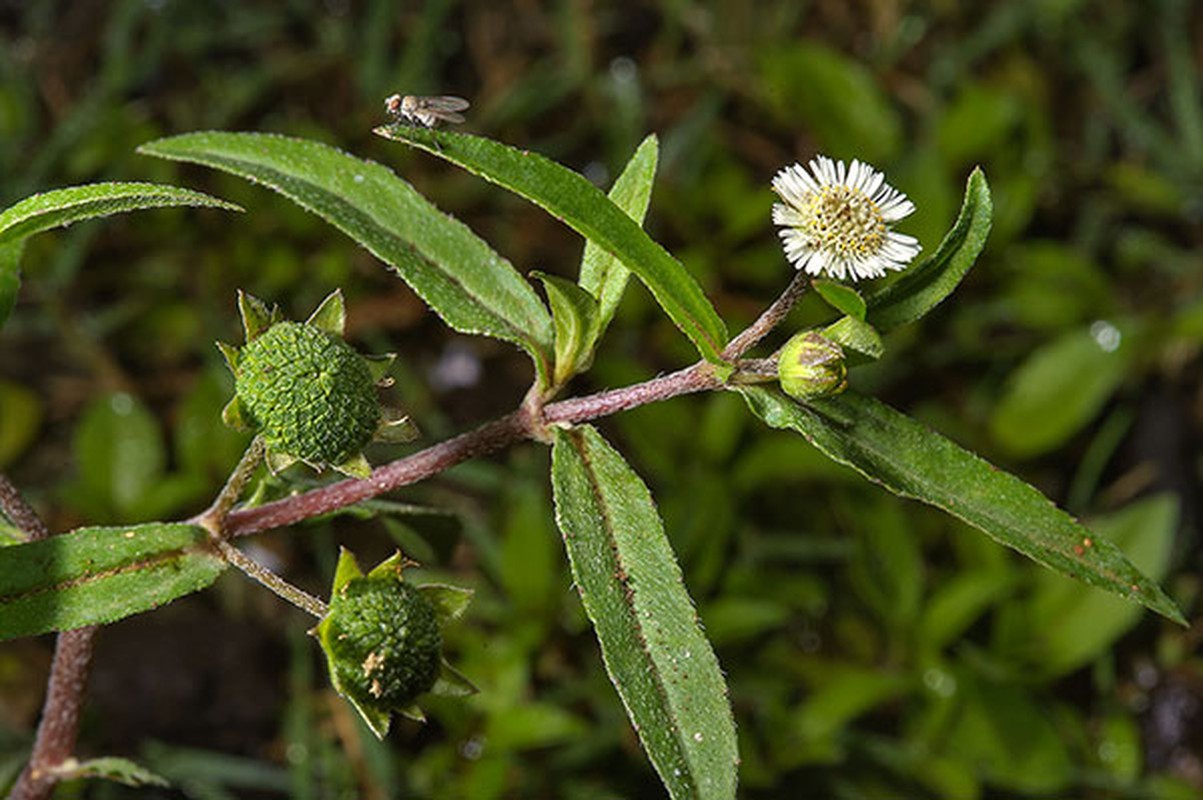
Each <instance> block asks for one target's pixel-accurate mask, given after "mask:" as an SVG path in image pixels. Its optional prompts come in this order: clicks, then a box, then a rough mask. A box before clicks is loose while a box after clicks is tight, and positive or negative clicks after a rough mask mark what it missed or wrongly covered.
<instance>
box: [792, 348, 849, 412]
mask: <svg viewBox="0 0 1203 800" xmlns="http://www.w3.org/2000/svg"><path fill="white" fill-rule="evenodd" d="M777 378H778V380H780V381H781V388H782V390H784V391H785V393H786V394H788V395H789V396H790V397H793V398H796V399H798V400H807V399H810V398H813V397H823V396H825V395H831V394H838V393H840V392H842V391H844V389H846V388H848V368H847V366H846V365H845V363H844V349H843V348H842V347H840V346H839V344H838V343H836V342H834V341H832V340H831V339H828V338H827V337H826V336H824V335H822V334H821V333H818V332H816V331H808V332H806V333H799V334H797V335H795V336H794V337H793V338H792V339H790V340H789V341H788V342H786V343H785V346H784V347H782V348H781V351H780V352H779V353H778V354H777Z"/></svg>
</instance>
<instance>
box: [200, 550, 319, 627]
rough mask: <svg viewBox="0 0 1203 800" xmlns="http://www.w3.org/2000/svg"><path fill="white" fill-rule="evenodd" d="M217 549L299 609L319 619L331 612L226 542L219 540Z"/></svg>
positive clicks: (310, 596) (228, 559) (232, 562)
mask: <svg viewBox="0 0 1203 800" xmlns="http://www.w3.org/2000/svg"><path fill="white" fill-rule="evenodd" d="M217 549H218V550H219V551H220V552H221V554H222V556H223V557H224V558H225V560H226V561H229V562H230V563H231V564H233V565H234V566H236V567H238V569H240V570H242V571H243V572H244V573H245V574H247V575H249V576H250V577H252V578H254V579H255V580H256V581H258V582H259V583H260V584H262V585H263V586H265V587H267V588H268V589H270V590H271V591H272V592H274V593H275V594H276V595H277V596H279V597H282V598H284V599H285V600H287V601H288V602H290V603H292V604H293V605H294V606H296V607H297V608H299V609H301V610H303V611H308V612H309V613H310V614H312V615H313V616H315V617H317V618H318V619H321V618H322V617H324V616H326V612H327V611H329V610H330V609H329V608H328V607H327V606H326V604H325V603H323V602H322V601H321V600H318V599H317V598H316V597H314V596H313V595H311V594H309V592H306V591H305V590H304V589H301V588H298V587H296V586H293V585H292V584H291V583H289V582H288V581H286V580H284V579H283V578H281V577H280V576H279V575H277V574H276V573H274V572H272V571H271V570H270V569H268V568H267V567H265V566H263V565H262V564H260V563H259V562H258V561H256V560H255V559H253V558H251V557H250V556H248V555H247V554H246V553H244V552H242V551H241V550H239V549H238V548H237V547H235V546H234V545H232V544H230V543H229V542H227V541H226V540H224V539H218V540H217Z"/></svg>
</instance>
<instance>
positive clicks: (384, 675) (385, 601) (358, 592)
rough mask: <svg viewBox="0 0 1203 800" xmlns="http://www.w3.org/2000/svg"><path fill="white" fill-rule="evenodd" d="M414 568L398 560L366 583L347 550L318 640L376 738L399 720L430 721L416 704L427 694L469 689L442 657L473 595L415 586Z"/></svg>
mask: <svg viewBox="0 0 1203 800" xmlns="http://www.w3.org/2000/svg"><path fill="white" fill-rule="evenodd" d="M412 563H413V562H409V561H406V559H405V558H404V557H403V556H402V555H401V554H400V553H397V554H395V555H394V556H393V557H392V558H389V559H387V560H385V561H384V562H382V563H381V564H379V565H378V566H377V567H376V568H375V569H373V570H372V571H371V572H369V573H368V574H367V575H364V574H363V571H362V570H360V568H359V563H358V562H357V561H356V560H355V556H353V555H351V553H350V552H348V551H346V550H343V551H342V553H341V554H340V555H339V558H338V567H337V568H336V569H335V571H334V586H333V589H332V590H331V593H330V607H329V611H328V612H327V613H326V616H325V617H323V618H322V621H321V622H319V623H318V625H317V627H316V628H314V629H313V630H312V631H311V633H313V634H315V635H316V636H317V640H318V643H319V644H320V645H321V648H322V651H323V652H324V653H325V654H326V664H327V666H328V667H329V668H330V681H331V683H332V684H333V685H334V689H335V691H337V692H338V693H339V694H341V695H342V696H343V697H345V698H347V700H349V701H350V702H351V704H352V705H353V706H355V709H356V710H357V711H358V712H359V713H360V715H361V716H362V717H363V719H364V721H365V722H367V724H368V726H369V727H370V728H371V729H372V732H373V733H375V734H376V735H377V736H378V737H380V738H384V735H385V734H386V733H388V729H389V724H390V722H391V719H392V715H393V713H394V712H396V713H399V714H402V715H404V716H406V717H409V718H410V719H415V720H419V721H421V720H425V719H426V717H425V715H424V714H423V713H422V709H421V708H419V707H418V705H417V703H416V701H417V699H418V697H419V696H421V695H425V694H426V693H428V692H429V693H431V694H443V695H451V696H461V697H462V696H464V695H467V694H472V693H473V692H475V691H476V687H475V686H473V685H472V682H471V681H469V680H468V679H467V678H465V677H464V676H463V675H461V674H460V673H459V671H458V670H456V669H455V668H454V667H452V666H451V665H450V664H448V663H447V659H445V658H444V657H443V626H444V625H446V624H448V623H450V622H452V621H454V620H455V619H457V618H458V617H459V616H460V615H462V614H463V613H464V609H466V608H467V606H468V602H469V601H470V600H471V599H472V592H471V591H470V590H468V589H461V588H459V587H458V586H446V585H443V584H433V583H428V584H421V585H418V584H414V583H410V582H408V581H406V580H405V579H404V578H403V577H402V572H403V570H404V569H405V567H406V566H407V565H409V564H412Z"/></svg>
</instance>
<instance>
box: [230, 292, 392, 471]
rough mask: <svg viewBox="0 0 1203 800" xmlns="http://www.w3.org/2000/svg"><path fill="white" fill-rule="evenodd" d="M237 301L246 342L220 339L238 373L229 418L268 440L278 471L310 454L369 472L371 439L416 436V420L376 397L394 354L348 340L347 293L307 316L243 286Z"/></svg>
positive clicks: (312, 459) (321, 464)
mask: <svg viewBox="0 0 1203 800" xmlns="http://www.w3.org/2000/svg"><path fill="white" fill-rule="evenodd" d="M238 306H239V310H240V311H241V312H242V326H243V329H244V331H245V332H246V345H244V346H243V347H241V348H239V347H233V346H230V345H224V344H218V347H219V348H220V349H221V352H222V354H223V355H224V356H225V357H226V363H227V364H228V365H229V367H230V370H231V371H232V372H233V373H234V399H233V400H231V401H230V402H229V404H228V405H227V406H226V408H225V411H223V412H222V417H223V419H224V420H225V421H226V424H228V425H230V426H231V427H234V428H240V429H243V430H250V431H254V432H255V433H256V434H257V435H258V436H259V437H261V438H262V439H263V443H264V445H265V446H266V450H267V463H268V466H269V467H271V469H272V470H273V471H274V472H278V471H280V470H282V469H285V468H287V467H288V466H290V465H292V464H294V463H296V462H297V461H303V462H305V463H306V464H309V465H311V466H313V467H315V468H317V469H319V470H320V469H323V468H325V467H326V466H331V467H333V468H334V469H336V470H338V471H339V472H342V473H345V474H347V475H351V476H353V477H356V478H363V477H367V475H369V474H370V473H371V471H372V468H371V466H370V465H369V464H368V462H367V459H365V458H364V456H363V452H362V450H363V447H364V446H365V445H366V444H367V443H368V442H369V441H372V440H385V441H408V440H410V439H413V438H414V436H415V435H416V430H415V428H414V426H413V424H412V423H411V422H410V421H409V419H408V418H407V417H403V416H400V415H398V414H396V413H393V412H391V411H389V412H388V413H385V411H384V410H383V409H381V407H380V404H379V403H378V401H377V399H376V387H377V386H380V385H387V383H388V382H389V381H388V380H387V379H386V378H385V377H384V373H385V372H386V371H387V370H388V367H389V365H390V364H391V363H392V359H393V356H391V355H389V356H379V357H367V356H362V355H360V354H359V353H358V352H356V351H355V349H354V348H352V347H351V345H349V344H347V343H346V342H344V341H343V339H342V333H343V326H344V324H345V321H346V311H345V309H344V307H343V297H342V293H341V292H338V291H336V292H334V293H332V294H331V295H330V296H329V297H327V298H326V299H325V300H324V301H323V302H322V304H321V305H320V306H319V307H318V309H317V310H316V311H314V312H313V315H312V316H310V317H309V319H308V320H307V321H306V322H304V323H298V322H288V321H285V320H283V319H281V317H280V313H279V310H278V309H274V310H273V309H269V308H268V307H267V306H266V305H264V304H263V302H262V301H260V300H258V299H256V298H254V297H251V296H250V295H248V294H243V293H241V292H240V293H239V298H238Z"/></svg>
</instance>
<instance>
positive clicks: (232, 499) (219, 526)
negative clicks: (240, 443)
mask: <svg viewBox="0 0 1203 800" xmlns="http://www.w3.org/2000/svg"><path fill="white" fill-rule="evenodd" d="M263 450H264V444H263V439H262V437H259V436H256V437H255V438H254V439H251V443H250V444H249V445H248V446H247V448H246V452H245V453H243V454H242V458H241V459H240V460H239V462H238V465H237V466H236V467H234V471H233V472H232V473H230V477H229V479H228V480H227V481H226V485H225V486H223V487H221V491H220V492H218V493H217V497H216V498H215V499H214V500H213V504H212V505H210V506H209V507H208V508H207V509H206V510H205V511H203V512H202V513H201V514H200V516H198V517H197V518H196V521H197V524H199V525H200V526H201V527H203V528H204V529H205V530H207V531H209V533H211V534H213V537H214V538H215V539H219V540H220V539H224V538H225V536H226V533H225V525H226V517H228V516H229V515H230V509H231V508H233V507H234V504H235V503H237V502H238V498H239V497H241V496H242V490H243V489H245V488H246V485H247V482H248V481H250V479H251V476H252V475H254V474H255V470H256V469H257V468H258V467H259V462H261V461H262V460H263Z"/></svg>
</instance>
